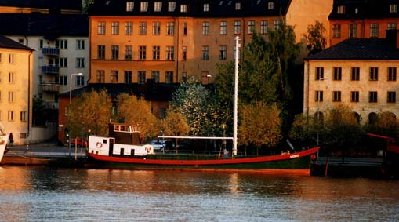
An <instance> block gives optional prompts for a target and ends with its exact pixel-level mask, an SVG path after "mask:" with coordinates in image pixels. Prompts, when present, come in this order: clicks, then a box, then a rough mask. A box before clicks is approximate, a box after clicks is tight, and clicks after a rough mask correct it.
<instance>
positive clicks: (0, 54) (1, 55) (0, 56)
mask: <svg viewBox="0 0 399 222" xmlns="http://www.w3.org/2000/svg"><path fill="white" fill-rule="evenodd" d="M2 57H3V54H2V53H0V63H1V62H2Z"/></svg>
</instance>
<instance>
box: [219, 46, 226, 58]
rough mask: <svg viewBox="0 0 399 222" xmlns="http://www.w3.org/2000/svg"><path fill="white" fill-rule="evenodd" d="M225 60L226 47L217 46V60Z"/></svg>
mask: <svg viewBox="0 0 399 222" xmlns="http://www.w3.org/2000/svg"><path fill="white" fill-rule="evenodd" d="M226 59H227V45H221V46H219V60H226Z"/></svg>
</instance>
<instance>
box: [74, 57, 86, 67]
mask: <svg viewBox="0 0 399 222" xmlns="http://www.w3.org/2000/svg"><path fill="white" fill-rule="evenodd" d="M84 67H86V65H85V58H83V57H78V58H76V68H84Z"/></svg>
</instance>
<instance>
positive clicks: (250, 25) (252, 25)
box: [247, 20, 255, 35]
mask: <svg viewBox="0 0 399 222" xmlns="http://www.w3.org/2000/svg"><path fill="white" fill-rule="evenodd" d="M254 31H255V21H254V20H250V21H248V32H247V33H248V34H249V35H251V34H252V33H253V32H254Z"/></svg>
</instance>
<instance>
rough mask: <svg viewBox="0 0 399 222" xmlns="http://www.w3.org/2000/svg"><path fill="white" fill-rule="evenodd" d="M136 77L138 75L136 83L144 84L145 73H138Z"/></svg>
mask: <svg viewBox="0 0 399 222" xmlns="http://www.w3.org/2000/svg"><path fill="white" fill-rule="evenodd" d="M137 75H138V78H137V79H138V82H139V83H140V84H144V83H145V82H146V76H145V71H138V73H137Z"/></svg>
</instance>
